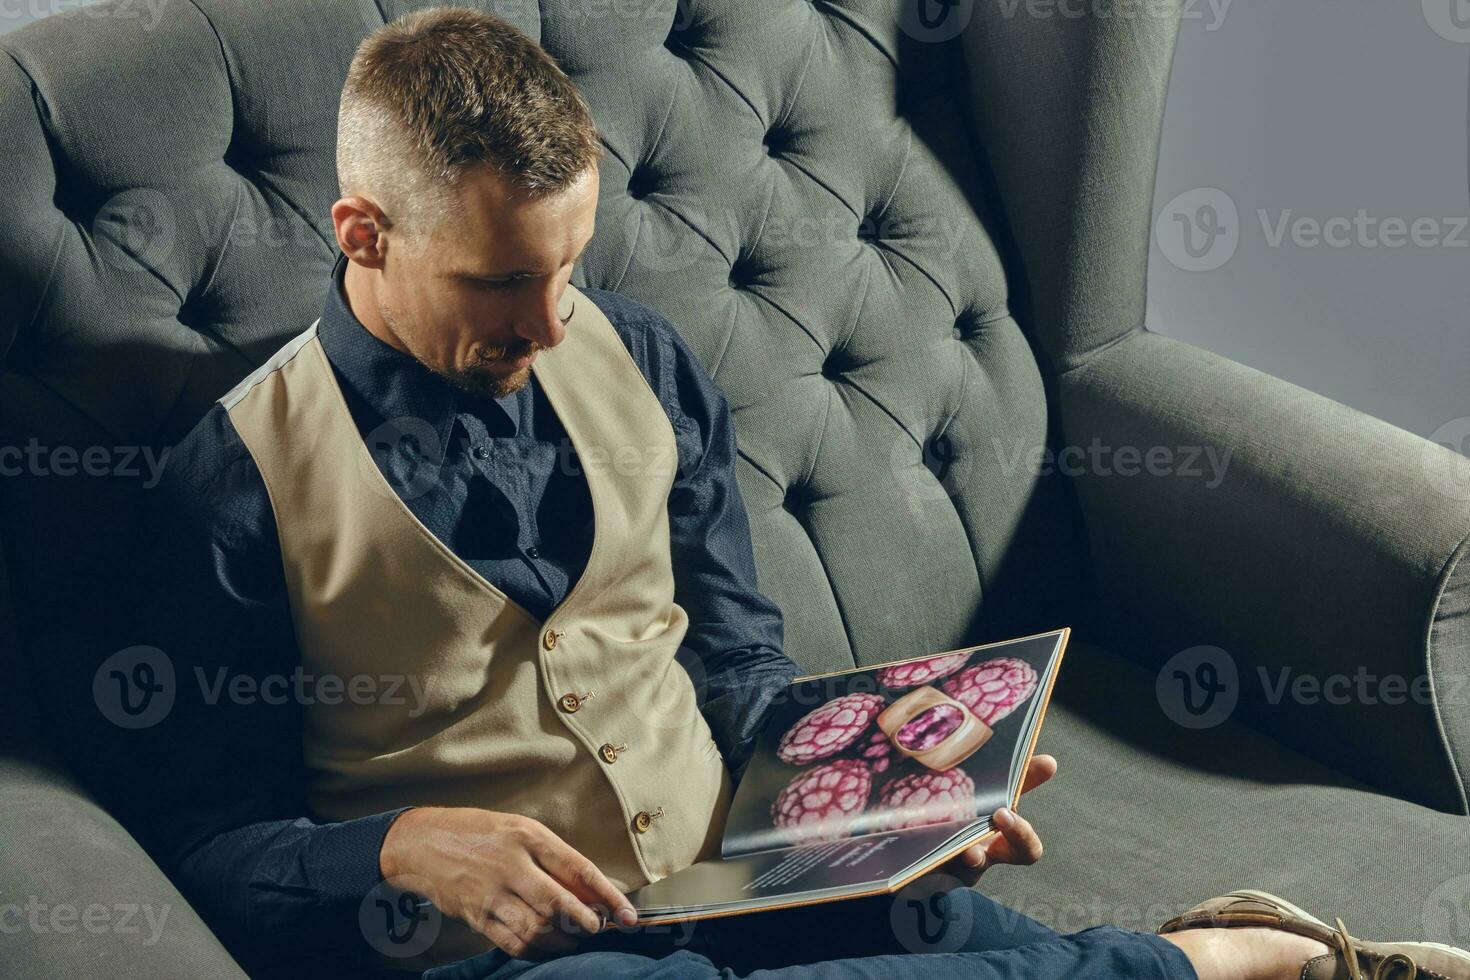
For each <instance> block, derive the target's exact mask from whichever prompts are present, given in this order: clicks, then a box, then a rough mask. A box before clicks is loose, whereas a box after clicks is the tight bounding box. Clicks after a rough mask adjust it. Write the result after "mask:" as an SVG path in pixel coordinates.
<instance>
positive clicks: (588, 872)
mask: <svg viewBox="0 0 1470 980" xmlns="http://www.w3.org/2000/svg"><path fill="white" fill-rule="evenodd" d="M531 853H532V854H533V855H534V856H535V858H536V860H537V861H538V862H539V863H540V864H541V866H542V867H543V868H545V869H546V871H547V873H548V874H550V875H551V876H552V877H553V878H555V879H556V880H557V881H559V882H561V884H562V885H564V886H566V888H567V890H568V891H570V892H571V894H572V895H574V896H575V897H576V898H577V899H578V900H579V901H581V902H584V903H589V904H600V905H602V906H603V907H605V908H606V909H607V910H608V914H609V916H610V917H615V918H616V921H618V922H621V923H622V924H623V925H625V926H631V925H633V924H634V923H635V922H637V921H638V912H637V910H635V909H634V908H633V906H632V904H631V903H629V901H628V897H627V896H626V895H624V894H623V893H622V892H621V891H619V890H618V889H617V887H616V886H615V885H614V884H613V883H612V882H611V881H608V879H607V876H606V875H604V874H603V873H602V872H601V871H600V870H598V868H597V865H595V864H593V863H592V862H591V861H590V860H589V859H588V858H587V857H585V856H583V855H582V854H581V853H579V852H578V851H577V850H576V849H575V848H573V847H572V846H571V845H570V844H568V843H567V842H566V841H564V840H562V839H561V838H560V837H557V836H556V835H555V834H553V833H551V832H550V831H547V832H546V834H545V835H543V836H539V837H538V838H537V840H536V841H535V843H534V845H533V846H532V847H531ZM586 907H587V906H586V905H583V908H586ZM588 914H590V915H592V916H593V918H594V919H595V918H596V915H597V913H596V912H593V911H592V910H591V909H588Z"/></svg>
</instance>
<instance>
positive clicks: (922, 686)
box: [628, 628, 1071, 925]
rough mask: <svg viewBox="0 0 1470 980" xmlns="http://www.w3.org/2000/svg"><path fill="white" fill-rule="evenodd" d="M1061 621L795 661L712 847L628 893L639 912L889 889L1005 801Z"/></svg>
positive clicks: (646, 917) (1059, 647) (1011, 794)
mask: <svg viewBox="0 0 1470 980" xmlns="http://www.w3.org/2000/svg"><path fill="white" fill-rule="evenodd" d="M1070 633H1071V630H1070V629H1065V628H1064V629H1059V630H1055V631H1053V632H1050V633H1041V634H1038V635H1036V636H1027V637H1023V638H1021V639H1016V640H1008V641H1006V642H1004V643H991V644H986V645H984V646H975V647H966V648H964V649H960V650H950V651H946V652H944V653H938V654H930V655H928V656H925V657H916V658H912V659H909V660H899V661H894V662H892V663H886V664H879V665H875V666H869V667H860V668H857V669H854V670H846V671H837V672H834V673H830V674H816V675H811V676H807V677H798V678H797V679H796V680H795V681H793V682H792V684H791V686H790V687H789V688H788V689H787V690H786V692H785V693H784V694H782V695H781V696H780V697H779V698H778V699H777V700H776V702H775V703H774V704H773V705H772V707H771V711H770V714H769V715H768V716H767V721H766V726H765V728H764V729H762V731H761V733H760V735H759V737H758V739H757V742H756V747H755V752H754V755H753V756H752V757H751V761H750V765H749V767H748V768H747V769H746V772H745V775H744V777H743V778H742V779H741V781H740V785H739V787H738V788H737V789H736V792H735V796H734V799H733V801H732V802H731V807H730V813H729V815H728V817H727V819H726V823H725V836H724V840H723V843H722V847H721V857H720V858H718V859H714V860H708V861H701V862H699V863H698V864H695V865H692V866H690V867H688V868H685V869H684V870H682V871H678V872H676V873H674V874H672V875H669V876H668V877H666V878H662V879H660V880H658V881H655V882H652V883H650V884H648V885H645V886H643V887H642V888H639V889H638V890H636V891H634V892H632V893H631V894H629V896H628V898H629V901H631V902H632V904H633V907H634V908H636V909H637V910H638V921H639V924H640V925H651V924H654V923H660V922H679V921H684V920H690V919H706V918H715V917H717V916H723V915H738V914H741V913H745V912H755V911H760V910H763V909H774V908H783V907H787V906H794V905H807V904H811V903H815V902H829V901H836V900H838V899H844V898H857V897H859V896H863V895H873V894H880V893H885V892H895V891H897V890H898V889H900V888H902V887H903V886H904V885H906V884H908V882H910V881H912V880H913V879H914V878H917V877H918V876H920V875H922V874H924V873H926V872H928V871H931V870H933V869H934V868H936V867H938V866H939V865H941V864H943V863H944V862H945V861H947V860H949V859H950V858H952V857H954V856H955V855H957V854H959V853H960V852H961V851H963V850H964V849H965V848H967V847H969V846H970V845H972V844H974V843H976V842H978V841H980V840H982V839H984V838H985V837H987V836H988V835H990V834H991V833H994V832H995V831H993V830H992V829H991V826H990V814H992V813H994V812H995V811H996V810H997V809H999V808H1000V807H1002V806H1009V807H1012V808H1014V807H1015V806H1016V802H1017V799H1018V797H1019V796H1020V793H1021V781H1022V778H1023V777H1024V776H1025V773H1026V767H1027V765H1028V764H1029V763H1030V761H1031V754H1032V752H1033V751H1034V750H1035V746H1036V736H1037V734H1038V732H1039V731H1040V730H1041V721H1042V718H1043V716H1044V715H1045V714H1046V706H1047V703H1048V702H1049V701H1050V699H1051V691H1052V685H1053V683H1054V682H1055V680H1056V675H1057V670H1058V668H1059V667H1060V666H1061V660H1062V653H1063V651H1064V650H1065V649H1066V646H1067V638H1068V636H1069V635H1070Z"/></svg>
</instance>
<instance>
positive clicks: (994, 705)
mask: <svg viewBox="0 0 1470 980" xmlns="http://www.w3.org/2000/svg"><path fill="white" fill-rule="evenodd" d="M939 686H940V687H942V688H943V689H944V693H945V694H948V695H949V696H950V697H952V698H954V699H955V700H956V701H958V702H959V703H960V704H963V705H964V706H965V707H967V708H969V709H970V712H971V713H972V714H973V715H974V716H975V717H976V718H979V719H980V720H981V721H983V722H985V724H987V725H990V726H991V727H994V726H995V725H996V724H997V723H998V722H999V721H1000V720H1001V719H1002V718H1004V717H1005V716H1006V715H1008V714H1010V713H1011V712H1012V711H1014V710H1016V708H1017V706H1019V705H1020V704H1022V703H1023V702H1024V701H1025V700H1026V699H1027V698H1029V697H1030V696H1031V695H1032V694H1033V693H1034V692H1035V691H1036V670H1035V669H1034V668H1033V667H1032V666H1031V665H1030V664H1028V663H1027V662H1026V661H1024V660H1017V659H1015V658H1014V657H996V658H995V659H994V660H987V661H985V662H984V663H983V664H976V665H975V666H974V667H967V668H965V669H964V670H962V671H960V672H959V673H958V674H956V675H955V676H953V677H951V678H949V679H948V680H946V681H945V682H944V683H942V684H940V685H939Z"/></svg>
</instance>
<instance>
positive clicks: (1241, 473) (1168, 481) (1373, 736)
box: [1060, 333, 1470, 813]
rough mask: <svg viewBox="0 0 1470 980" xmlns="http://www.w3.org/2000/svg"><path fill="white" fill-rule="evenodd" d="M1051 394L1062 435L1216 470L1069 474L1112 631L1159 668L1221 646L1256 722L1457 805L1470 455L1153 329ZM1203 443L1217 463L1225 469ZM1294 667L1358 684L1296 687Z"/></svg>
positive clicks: (1469, 732) (1466, 696)
mask: <svg viewBox="0 0 1470 980" xmlns="http://www.w3.org/2000/svg"><path fill="white" fill-rule="evenodd" d="M1060 404H1061V413H1062V419H1063V425H1064V428H1065V431H1066V442H1067V443H1068V444H1069V445H1074V446H1087V445H1089V444H1091V443H1092V442H1093V441H1094V440H1097V441H1098V442H1099V443H1100V444H1101V445H1104V446H1110V447H1120V446H1134V447H1150V446H1162V447H1167V448H1173V449H1176V450H1177V449H1182V448H1184V447H1195V448H1196V449H1197V450H1199V451H1200V455H1201V460H1200V461H1199V462H1198V463H1197V467H1198V468H1199V469H1201V470H1205V471H1206V474H1205V475H1201V476H1190V475H1189V474H1188V473H1186V472H1185V471H1184V466H1183V465H1182V463H1181V465H1179V466H1178V467H1176V468H1175V470H1174V471H1172V472H1170V471H1167V470H1166V471H1165V472H1163V473H1162V474H1161V475H1158V476H1147V475H1142V473H1139V474H1137V475H1133V476H1129V475H1120V474H1116V473H1107V472H1095V471H1092V470H1091V469H1090V468H1089V469H1088V471H1086V472H1083V473H1082V474H1081V475H1080V476H1079V477H1078V480H1077V487H1078V493H1079V496H1080V499H1081V502H1082V507H1083V510H1084V512H1085V513H1086V515H1087V518H1088V521H1087V526H1088V530H1089V534H1090V537H1091V539H1092V554H1093V557H1094V561H1095V562H1096V565H1097V568H1098V573H1099V574H1098V579H1099V581H1100V582H1101V583H1103V593H1104V596H1105V602H1106V608H1107V609H1108V611H1109V618H1110V619H1111V621H1112V631H1111V632H1112V635H1113V636H1116V637H1119V638H1120V641H1121V642H1126V643H1128V644H1129V648H1130V649H1131V650H1132V651H1133V653H1134V656H1136V657H1137V658H1138V659H1140V660H1142V661H1143V662H1145V663H1147V664H1149V665H1150V666H1154V667H1156V668H1157V667H1158V666H1159V665H1160V664H1162V663H1163V662H1164V661H1165V660H1166V659H1168V658H1169V657H1170V656H1172V655H1174V654H1175V653H1176V652H1177V651H1180V650H1182V649H1184V648H1187V647H1192V646H1195V645H1199V644H1212V645H1215V646H1218V647H1220V648H1222V649H1223V650H1224V651H1226V653H1227V654H1228V656H1229V657H1230V659H1231V660H1232V661H1233V663H1234V666H1235V670H1236V672H1237V675H1238V677H1239V684H1238V689H1239V704H1238V707H1237V708H1236V710H1237V711H1239V712H1240V713H1241V715H1242V716H1243V717H1248V718H1250V719H1252V720H1253V721H1255V722H1256V723H1257V724H1258V725H1260V726H1261V727H1264V728H1266V729H1267V730H1269V731H1271V732H1272V733H1273V734H1275V735H1276V736H1277V737H1278V738H1281V739H1282V740H1284V741H1286V742H1288V743H1290V744H1293V745H1295V746H1297V747H1298V748H1300V749H1301V750H1303V751H1305V752H1308V753H1310V754H1311V755H1313V756H1315V757H1316V758H1317V759H1319V760H1321V761H1324V762H1328V763H1329V764H1332V765H1335V766H1336V767H1338V768H1339V769H1342V770H1344V771H1346V772H1350V773H1352V774H1354V775H1356V776H1358V777H1359V778H1361V779H1364V780H1366V781H1368V782H1370V783H1372V784H1373V785H1375V786H1378V787H1381V788H1385V789H1387V790H1389V791H1390V792H1393V793H1395V794H1397V795H1400V796H1403V797H1405V798H1406V799H1411V800H1415V801H1417V802H1420V803H1423V804H1426V805H1429V806H1433V807H1437V808H1439V809H1442V810H1449V811H1451V812H1454V813H1465V812H1466V810H1465V806H1466V803H1465V783H1466V775H1467V767H1470V738H1467V736H1470V683H1467V680H1470V644H1467V643H1466V639H1467V635H1466V634H1467V631H1470V625H1467V610H1466V593H1467V591H1470V568H1467V566H1466V564H1465V562H1464V561H1463V560H1462V559H1463V556H1464V553H1465V550H1466V538H1467V535H1470V467H1467V462H1466V460H1465V459H1464V458H1463V457H1461V456H1458V455H1456V454H1455V453H1452V452H1450V451H1449V450H1448V449H1445V448H1443V447H1440V446H1436V445H1434V444H1432V443H1430V442H1427V441H1425V440H1423V439H1420V438H1418V437H1417V436H1413V435H1410V434H1409V433H1407V432H1405V431H1403V430H1402V429H1398V428H1395V427H1394V426H1391V425H1389V424H1387V423H1385V422H1380V421H1378V420H1377V419H1373V418H1370V417H1368V416H1365V415H1363V414H1361V413H1359V412H1356V411H1354V410H1352V409H1349V408H1346V407H1344V406H1342V405H1339V404H1337V403H1336V402H1333V401H1329V400H1328V399H1326V398H1323V397H1321V396H1320V395H1315V394H1313V393H1311V392H1309V391H1305V390H1303V389H1301V388H1297V387H1295V386H1294V385H1290V384H1287V383H1286V382H1284V381H1280V380H1278V379H1276V378H1273V377H1270V376H1269V375H1266V374H1262V373H1261V372H1259V371H1254V370H1252V369H1250V368H1246V367H1243V366H1241V365H1239V364H1235V363H1233V362H1231V361H1228V360H1226V359H1224V358H1222V357H1217V356H1215V355H1213V354H1209V353H1206V352H1204V351H1201V350H1199V349H1198V348H1195V347H1191V346H1190V345H1188V344H1183V343H1180V342H1178V341H1175V340H1170V339H1169V338H1167V337H1163V336H1160V335H1158V334H1153V333H1145V334H1135V335H1133V336H1132V337H1130V338H1129V339H1128V340H1126V341H1125V342H1123V343H1120V344H1117V345H1115V346H1113V347H1111V348H1109V349H1108V350H1107V351H1105V352H1103V353H1102V354H1101V355H1100V356H1098V357H1096V358H1093V359H1092V360H1090V361H1089V362H1087V364H1085V365H1084V366H1082V367H1079V368H1077V369H1076V370H1074V371H1072V372H1070V373H1069V374H1067V375H1066V376H1064V378H1063V379H1062V384H1061V397H1060ZM1205 453H1213V454H1214V455H1215V457H1216V459H1217V460H1221V461H1223V462H1224V466H1223V468H1222V469H1221V470H1220V471H1219V476H1218V478H1216V477H1213V476H1210V475H1208V466H1207V465H1206V464H1205V463H1204V461H1203V457H1204V454H1205ZM1175 458H1176V459H1178V460H1182V459H1183V454H1182V453H1179V454H1177V455H1176V456H1175ZM1139 469H1140V470H1141V467H1139ZM1211 484H1214V485H1211ZM1181 542H1187V543H1188V547H1179V544H1180V543H1181ZM1123 637H1127V638H1128V639H1127V640H1121V638H1123ZM1301 676H1306V677H1309V678H1315V679H1316V680H1317V681H1320V682H1323V683H1326V681H1327V679H1328V678H1332V677H1339V678H1344V679H1345V680H1339V681H1336V682H1335V684H1336V686H1335V687H1331V688H1324V689H1323V690H1322V692H1321V693H1320V694H1313V693H1312V688H1310V687H1307V688H1303V689H1302V691H1303V692H1305V693H1304V694H1303V695H1302V696H1294V695H1293V694H1292V693H1291V691H1292V688H1291V686H1290V685H1292V684H1295V683H1296V679H1297V678H1298V677H1301ZM1359 677H1361V680H1359ZM1395 678H1396V679H1397V680H1394V679H1395ZM1283 684H1284V685H1286V686H1285V687H1283ZM1416 684H1417V687H1416ZM1426 684H1429V685H1432V686H1433V695H1432V696H1428V694H1427V691H1426V690H1425V685H1426ZM1344 695H1346V696H1344Z"/></svg>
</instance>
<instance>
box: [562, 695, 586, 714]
mask: <svg viewBox="0 0 1470 980" xmlns="http://www.w3.org/2000/svg"><path fill="white" fill-rule="evenodd" d="M558 704H560V705H561V710H563V711H565V712H566V713H567V714H571V713H572V712H574V711H576V710H577V709H578V708H580V707H582V699H581V698H579V697H577V696H576V695H575V694H563V695H562V696H561V701H559V702H558Z"/></svg>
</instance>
